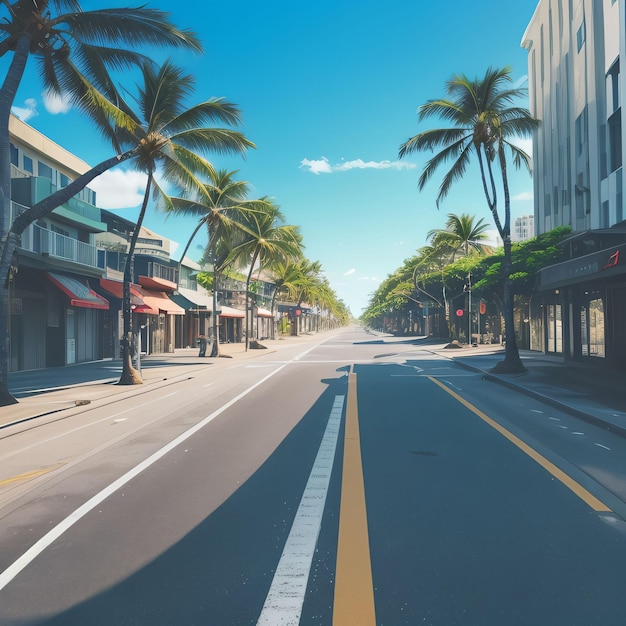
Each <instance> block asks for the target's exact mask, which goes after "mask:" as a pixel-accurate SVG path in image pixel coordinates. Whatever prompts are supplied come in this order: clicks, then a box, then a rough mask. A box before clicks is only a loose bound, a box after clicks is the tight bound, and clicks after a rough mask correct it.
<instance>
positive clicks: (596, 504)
mask: <svg viewBox="0 0 626 626" xmlns="http://www.w3.org/2000/svg"><path fill="white" fill-rule="evenodd" d="M431 380H432V381H433V382H434V383H435V384H436V385H438V386H439V387H441V388H442V389H443V390H444V391H446V392H447V393H449V394H450V395H451V396H452V397H453V398H454V399H455V400H457V401H458V402H460V403H461V404H462V405H463V406H464V407H466V408H468V409H469V410H470V411H472V413H474V414H475V415H477V416H478V417H480V419H482V420H483V421H484V422H486V423H487V424H489V426H491V427H492V428H494V429H495V430H497V431H498V432H499V433H500V434H501V435H503V436H504V437H506V438H507V439H508V440H509V441H510V442H511V443H512V444H514V445H516V446H517V447H518V448H519V449H520V450H521V451H522V452H525V453H526V454H527V455H528V456H529V457H530V458H531V459H533V461H535V462H536V463H538V464H539V465H541V467H543V468H544V469H545V470H546V471H548V472H549V473H550V474H552V476H554V478H556V479H557V480H559V481H560V482H561V483H563V484H564V485H565V486H566V487H567V488H568V489H570V490H571V491H572V492H574V493H575V494H576V495H577V496H578V497H579V498H580V499H581V500H583V501H584V502H585V503H586V504H587V505H588V506H590V507H591V508H592V509H593V510H594V511H598V512H600V511H604V512H612V509H610V508H609V507H608V506H607V505H606V504H604V502H602V501H601V500H599V499H598V498H596V497H595V496H594V495H593V494H592V493H590V492H589V491H587V490H586V489H585V488H584V487H583V486H582V485H581V484H580V483H577V482H576V481H575V480H574V479H573V478H572V477H571V476H568V475H567V474H566V473H565V472H564V471H563V470H561V469H559V468H558V467H557V466H556V465H554V463H552V462H551V461H548V459H546V458H545V457H544V456H543V455H541V454H539V452H537V451H536V450H535V449H534V448H531V447H530V446H529V445H528V444H527V443H524V442H523V441H522V440H521V439H520V438H519V437H516V436H515V435H514V434H513V433H512V432H510V431H508V430H507V429H506V428H504V426H502V425H501V424H498V422H496V421H495V420H493V419H491V418H490V417H489V416H488V415H486V414H485V413H483V412H482V411H481V410H480V409H477V408H476V407H475V406H474V405H473V404H471V403H469V402H468V401H467V400H465V398H462V397H461V396H460V395H459V394H457V393H455V392H454V391H452V389H449V388H448V387H446V386H445V385H444V384H443V383H441V382H439V381H438V380H437V379H436V378H431Z"/></svg>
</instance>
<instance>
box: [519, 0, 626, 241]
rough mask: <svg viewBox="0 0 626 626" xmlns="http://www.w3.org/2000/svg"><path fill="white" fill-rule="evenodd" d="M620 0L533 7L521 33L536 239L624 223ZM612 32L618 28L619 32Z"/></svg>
mask: <svg viewBox="0 0 626 626" xmlns="http://www.w3.org/2000/svg"><path fill="white" fill-rule="evenodd" d="M624 9H625V0H541V2H539V4H538V5H537V8H536V10H535V13H534V15H533V17H532V19H531V21H530V24H529V25H528V27H527V29H526V33H525V34H524V37H523V39H522V46H523V47H524V48H526V49H527V50H528V73H529V96H530V111H531V114H532V115H533V116H534V117H536V118H538V119H539V120H540V121H541V127H540V129H539V131H538V132H537V133H536V135H535V139H534V143H533V165H534V191H535V218H536V226H535V228H536V230H537V233H543V232H546V231H548V230H551V229H552V228H554V227H556V226H560V225H570V226H571V227H572V229H573V230H574V231H577V232H581V231H586V230H590V229H600V228H608V227H610V226H612V225H614V224H616V223H618V222H621V221H622V220H623V219H624V217H625V212H624V199H623V192H622V189H623V178H622V144H623V141H624V135H623V132H622V123H621V102H622V96H623V92H624V88H625V87H624V82H623V80H622V77H621V74H620V56H621V55H624V53H625V51H626V50H625V30H626V26H624V15H625V13H624ZM620 25H622V26H621V27H620Z"/></svg>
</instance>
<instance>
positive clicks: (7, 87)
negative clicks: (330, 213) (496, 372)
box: [0, 0, 302, 406]
mask: <svg viewBox="0 0 626 626" xmlns="http://www.w3.org/2000/svg"><path fill="white" fill-rule="evenodd" d="M0 12H1V13H2V15H0V17H2V19H1V20H0V57H5V56H6V57H8V58H10V61H9V64H8V70H7V74H6V76H5V78H4V80H3V81H2V84H1V85H0V245H1V250H0V295H1V301H0V406H1V405H6V404H12V403H14V402H16V400H15V398H13V397H12V395H11V394H10V393H9V390H8V355H9V333H8V329H9V324H8V279H9V272H10V271H11V264H12V262H13V259H14V253H15V251H16V249H17V248H18V247H19V244H20V237H21V234H22V233H23V232H24V230H25V229H26V228H27V227H28V225H29V224H31V223H33V222H34V221H36V220H37V219H40V218H41V217H43V216H45V215H48V214H49V213H51V212H52V211H53V210H54V209H55V208H57V207H58V206H61V205H62V204H63V203H65V202H67V201H68V200H69V199H70V198H72V197H73V196H74V195H76V194H77V193H79V192H80V191H81V190H82V189H83V188H84V187H85V186H86V185H87V184H89V183H90V182H91V181H92V180H93V179H94V178H95V177H97V176H98V175H100V174H101V173H103V172H104V171H106V170H108V169H110V168H112V167H114V166H116V165H119V164H120V163H122V162H127V163H128V164H130V165H132V166H133V167H135V168H136V169H138V170H140V171H142V172H144V173H146V174H147V184H146V189H145V194H144V198H143V202H142V205H141V210H140V213H139V217H138V220H137V226H136V229H135V231H134V234H133V236H132V237H131V241H130V243H129V251H128V258H127V263H126V267H125V271H124V290H123V320H124V321H123V335H122V357H123V373H122V377H121V379H120V383H121V384H135V383H137V382H141V378H140V375H139V374H138V373H137V372H136V371H135V370H134V369H133V367H132V363H131V345H132V315H131V301H130V284H131V281H132V258H133V254H134V250H135V244H136V241H137V237H138V234H139V231H140V229H141V225H142V222H143V218H144V216H145V213H146V210H147V209H148V206H149V203H150V199H152V201H153V202H154V204H155V206H157V207H159V208H160V209H162V210H165V211H168V212H171V213H173V214H184V213H188V214H195V215H197V216H199V223H198V230H199V229H200V228H202V227H203V226H205V227H206V228H207V230H208V233H209V245H208V248H207V257H208V258H209V259H210V260H211V262H212V263H213V267H214V272H215V273H216V274H217V277H219V273H220V272H221V271H224V268H226V267H228V266H229V265H240V266H241V265H245V264H248V265H249V267H250V272H252V270H253V268H255V267H259V266H266V265H269V264H271V263H277V262H278V261H280V262H283V263H286V262H295V261H297V260H301V259H302V239H301V236H300V234H299V232H298V229H297V228H296V227H294V226H287V225H285V224H284V216H283V215H282V213H281V212H280V210H279V208H278V207H277V206H275V205H274V204H273V203H272V202H271V200H270V199H268V198H261V199H258V200H250V199H248V188H247V185H246V184H245V183H243V182H237V181H235V180H234V179H233V173H228V172H222V171H218V170H217V169H216V168H215V167H214V166H213V164H212V163H211V161H210V160H209V158H208V157H209V155H232V154H235V155H236V154H239V155H242V156H244V155H245V153H246V152H247V151H248V150H250V149H254V148H255V147H256V146H255V145H254V143H253V142H252V141H250V140H249V139H248V138H246V137H245V136H244V135H243V133H241V132H240V131H239V130H238V129H237V128H238V127H239V125H240V124H241V113H240V111H239V108H238V107H237V106H236V105H235V104H233V103H231V102H229V101H228V100H226V99H224V98H209V99H206V100H203V101H201V102H199V103H198V104H196V105H193V106H191V107H190V106H188V105H187V99H188V98H189V97H190V95H191V94H192V92H193V86H194V78H193V77H192V76H191V75H189V74H187V73H185V72H184V70H182V69H180V68H178V67H176V65H175V64H174V63H173V62H172V61H171V60H167V61H165V62H164V63H163V64H162V65H160V66H159V65H158V64H157V63H156V62H155V61H154V60H153V59H151V58H150V57H149V56H148V55H146V54H143V53H141V52H139V51H138V50H141V48H142V47H146V46H147V47H150V48H157V47H160V48H174V49H186V50H192V51H195V52H201V51H202V46H201V44H200V41H199V39H198V38H197V36H196V35H195V34H194V33H192V32H191V31H189V30H181V29H178V28H177V27H176V26H174V25H173V24H172V23H171V21H170V19H169V16H168V14H167V13H164V12H162V11H159V10H156V9H150V8H148V7H146V6H142V7H139V8H116V9H98V10H93V11H83V10H82V8H81V7H80V5H79V3H78V2H76V1H75V0H13V1H10V0H7V1H5V2H2V3H1V4H0ZM31 58H33V59H34V60H35V61H37V62H38V67H39V75H40V78H41V81H42V83H43V86H44V89H45V90H47V91H48V92H50V93H51V94H54V95H58V96H61V97H63V98H64V99H65V100H66V101H69V102H71V103H72V104H73V105H74V106H75V107H76V108H78V109H79V110H80V111H82V112H83V113H84V114H86V115H87V116H88V117H89V118H90V119H91V120H92V121H93V122H94V124H95V125H96V127H97V128H98V129H99V131H100V132H101V134H102V136H103V137H104V138H105V139H106V140H107V141H108V142H109V143H110V144H111V148H112V152H113V154H112V156H111V157H110V158H108V159H105V160H104V161H103V162H101V163H100V164H98V165H97V166H96V167H94V168H92V169H91V170H89V171H88V172H86V173H85V174H83V175H82V176H80V177H78V178H77V179H76V180H74V181H73V182H72V183H71V184H70V185H68V186H67V187H65V188H62V189H60V190H58V191H57V192H55V193H54V194H52V195H51V196H49V197H48V198H45V199H44V200H42V201H41V202H39V203H38V204H36V205H34V206H33V207H31V208H30V209H29V210H27V211H25V212H24V213H22V214H21V215H19V216H17V217H16V218H15V219H14V220H13V222H12V223H9V219H8V216H10V215H11V205H10V200H11V162H10V140H9V118H10V113H11V107H12V105H13V103H14V100H15V96H16V94H17V90H18V87H19V85H20V83H21V81H22V78H23V76H24V72H25V70H26V66H27V63H28V61H29V60H30V59H31ZM128 70H138V76H139V77H140V78H139V82H138V84H137V85H136V86H135V90H134V93H133V92H131V90H130V89H128V87H124V88H123V89H118V88H117V87H116V83H115V81H114V79H113V78H112V73H113V72H124V73H125V74H124V75H126V73H127V71H128ZM129 75H134V74H132V73H130V74H129ZM131 94H132V95H131ZM161 181H163V182H161ZM165 185H167V188H166V187H165ZM194 234H195V233H194ZM250 276H251V273H250V274H249V277H248V282H249V280H250Z"/></svg>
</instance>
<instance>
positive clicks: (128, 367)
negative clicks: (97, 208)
mask: <svg viewBox="0 0 626 626" xmlns="http://www.w3.org/2000/svg"><path fill="white" fill-rule="evenodd" d="M152 177H153V173H152V172H149V173H148V182H147V183H146V191H145V193H144V196H143V204H142V205H141V211H140V212H139V217H138V218H137V225H136V226H135V230H134V231H133V236H132V237H131V238H130V245H129V248H128V256H127V257H126V263H125V265H124V287H123V298H122V319H123V325H124V328H123V332H122V375H121V377H120V379H119V381H118V382H117V384H118V385H141V384H142V383H143V379H142V378H141V374H140V373H139V372H138V371H137V370H136V369H135V368H134V367H133V363H132V351H131V347H132V345H133V314H132V309H131V302H130V285H131V283H132V282H133V271H132V268H133V257H134V256H135V245H136V244H137V239H138V237H139V231H140V230H141V224H142V223H143V218H144V215H145V214H146V209H147V207H148V199H149V198H150V188H151V187H152Z"/></svg>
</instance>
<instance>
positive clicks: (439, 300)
mask: <svg viewBox="0 0 626 626" xmlns="http://www.w3.org/2000/svg"><path fill="white" fill-rule="evenodd" d="M487 229H488V225H487V224H486V223H485V221H484V220H483V219H478V220H477V219H476V217H475V216H472V215H469V214H467V213H463V214H461V215H456V214H454V213H449V214H448V216H447V220H446V223H445V226H444V228H439V229H433V230H431V231H429V232H428V234H427V240H428V245H426V246H423V247H422V248H420V249H419V250H418V251H417V254H416V255H414V256H412V257H410V258H408V259H406V260H405V261H404V263H403V265H402V266H401V267H399V268H398V269H397V270H395V271H394V272H393V273H392V274H390V275H389V276H388V277H387V278H386V279H385V280H384V281H383V282H382V283H381V284H380V285H379V287H378V289H377V290H376V292H375V293H374V294H373V295H372V297H371V299H370V302H369V305H368V307H367V309H366V310H365V312H364V313H363V315H362V316H361V319H362V321H363V322H364V323H365V324H367V325H379V324H380V321H381V320H382V319H383V318H384V317H385V316H387V315H389V314H390V313H391V312H393V311H394V310H395V311H403V310H404V309H405V308H407V304H410V302H416V303H417V302H419V303H420V304H423V303H433V304H435V305H437V306H438V307H440V308H441V309H443V310H444V314H445V320H446V325H447V328H446V329H445V331H444V332H445V333H446V335H450V332H451V328H450V326H451V319H450V293H449V292H450V288H451V286H452V284H454V285H455V286H456V284H457V283H458V282H459V281H458V279H459V276H458V275H457V274H460V275H461V277H462V276H464V275H467V270H466V268H465V265H466V264H464V263H458V262H459V261H460V260H461V259H467V260H468V261H469V262H470V263H471V262H474V261H476V260H477V259H478V258H480V257H484V256H487V255H491V254H493V253H494V249H493V248H492V247H491V246H489V245H487V244H486V243H485V242H486V240H487V239H488V234H487ZM426 283H427V284H426ZM435 286H436V288H437V293H432V291H431V290H434V289H433V287H435ZM426 287H428V289H427V288H426Z"/></svg>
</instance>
